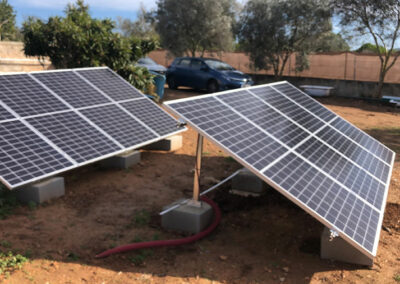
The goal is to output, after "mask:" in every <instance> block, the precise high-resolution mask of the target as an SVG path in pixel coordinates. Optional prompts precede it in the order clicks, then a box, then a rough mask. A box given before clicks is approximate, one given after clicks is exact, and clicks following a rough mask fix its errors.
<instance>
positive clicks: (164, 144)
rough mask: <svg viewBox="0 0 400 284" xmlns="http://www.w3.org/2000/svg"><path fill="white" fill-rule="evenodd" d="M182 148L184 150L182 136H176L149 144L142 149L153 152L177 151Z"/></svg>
mask: <svg viewBox="0 0 400 284" xmlns="http://www.w3.org/2000/svg"><path fill="white" fill-rule="evenodd" d="M180 148H182V135H174V136H171V137H168V138H165V139H163V140H160V141H157V142H155V143H152V144H149V145H147V146H145V147H143V148H142V149H144V150H153V151H176V150H178V149H180Z"/></svg>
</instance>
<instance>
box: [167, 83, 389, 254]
mask: <svg viewBox="0 0 400 284" xmlns="http://www.w3.org/2000/svg"><path fill="white" fill-rule="evenodd" d="M285 83H286V84H290V83H288V82H287V81H282V82H276V83H271V84H267V85H265V86H272V87H273V86H275V85H279V84H285ZM290 85H291V84H290ZM291 86H292V87H293V85H291ZM257 87H260V86H253V87H246V88H242V89H240V90H251V89H253V88H257ZM231 92H233V90H228V91H223V92H218V93H214V94H208V95H202V96H198V97H196V98H184V99H178V100H173V101H167V102H164V105H165V106H166V107H167V109H168V110H170V111H171V112H173V113H174V114H175V115H177V116H178V117H181V118H182V119H183V120H185V121H186V122H187V123H188V124H189V125H190V126H191V127H193V128H194V129H195V130H196V131H197V132H198V133H199V134H200V135H202V136H204V137H206V138H207V139H209V141H211V142H213V143H214V144H216V145H217V146H218V147H220V148H221V149H222V150H223V151H224V152H225V153H227V154H228V155H230V156H232V157H234V158H235V160H236V161H238V162H239V163H240V164H242V165H243V166H245V167H247V168H248V169H250V170H251V172H253V173H254V174H255V175H256V176H258V177H259V178H261V179H262V180H264V181H265V182H267V183H268V184H269V185H271V186H272V187H274V188H275V189H277V190H278V191H279V192H280V193H281V194H283V195H284V196H285V197H287V198H288V199H289V200H291V201H292V202H294V203H295V204H296V205H298V206H299V207H300V208H302V209H303V210H304V211H306V212H308V213H309V214H310V215H312V216H313V217H314V218H316V219H317V220H318V221H320V222H321V223H322V224H324V225H325V226H326V227H328V228H330V229H332V230H334V231H337V232H339V235H340V236H341V237H342V238H343V239H344V240H346V241H347V242H349V243H350V244H351V245H353V246H354V247H355V248H356V249H357V250H359V251H360V252H362V253H363V254H365V255H366V256H368V257H370V258H373V257H375V256H376V253H377V248H378V243H379V235H380V231H381V230H380V228H381V226H382V222H383V216H384V211H383V209H384V207H385V205H386V202H387V196H388V191H389V186H390V178H391V175H392V171H393V165H394V160H395V156H396V155H395V152H393V151H392V150H391V149H389V148H388V147H387V146H386V145H384V144H382V143H380V142H379V141H377V140H376V139H375V138H373V137H371V136H370V135H368V134H367V133H366V134H367V135H368V136H369V137H370V138H371V139H373V140H375V141H377V142H378V143H379V144H380V145H382V146H384V147H385V148H386V149H387V150H389V151H390V152H391V153H392V159H391V162H390V163H386V164H388V165H389V166H390V170H389V174H388V177H387V181H386V184H385V193H384V196H383V202H382V204H383V207H382V209H381V210H379V211H378V210H376V208H373V207H372V208H373V209H374V210H376V211H378V212H379V221H378V225H377V231H376V235H375V238H374V244H373V248H372V251H368V250H367V249H365V248H364V247H363V246H361V245H360V244H358V243H357V242H356V241H355V240H353V239H352V238H350V237H348V236H347V235H346V234H345V233H344V232H342V231H341V230H339V229H338V228H337V227H336V226H335V225H334V224H332V223H330V222H329V221H328V220H326V219H325V218H323V217H321V216H319V215H318V214H317V213H316V212H313V211H312V210H311V209H310V208H309V207H308V206H306V205H305V204H304V203H303V202H302V201H301V200H299V199H297V198H296V197H294V196H292V195H291V194H289V192H288V191H287V190H286V189H284V188H283V187H281V186H279V185H278V184H277V183H275V182H274V181H272V180H270V179H268V178H266V177H265V176H264V175H263V174H262V172H264V171H265V169H263V170H257V169H256V168H254V167H253V166H252V165H251V164H249V163H247V162H246V161H245V160H244V159H242V158H241V157H239V156H238V155H236V153H234V152H233V151H231V150H229V148H227V147H225V146H224V145H223V144H222V143H220V142H219V141H217V140H216V139H213V137H211V136H210V135H208V133H206V131H203V130H202V129H201V127H199V126H198V125H196V124H195V123H193V122H192V121H191V120H190V119H188V118H187V117H186V116H185V115H183V114H182V113H181V112H179V111H177V110H176V109H174V107H173V106H172V104H174V103H180V102H185V101H193V100H198V99H203V98H207V97H216V96H218V95H223V94H227V93H231ZM301 93H302V94H304V95H306V96H308V95H307V94H305V93H304V92H301ZM286 97H287V96H286ZM292 101H293V100H292ZM295 103H296V102H295ZM316 103H318V104H319V105H320V106H322V107H323V108H325V109H326V110H328V111H329V112H331V113H333V114H334V117H333V118H332V119H330V120H329V121H324V120H323V122H324V125H323V126H322V127H321V129H322V128H323V127H325V126H326V125H329V126H330V123H331V122H333V121H334V120H335V119H336V118H337V117H340V116H338V115H337V114H335V113H334V112H332V111H331V110H329V109H328V108H326V107H325V106H323V105H322V104H320V103H319V102H317V101H316ZM296 104H297V103H296ZM302 108H303V109H305V110H306V111H308V112H310V111H309V110H308V109H306V108H304V107H302ZM232 110H233V109H232ZM310 113H311V114H313V113H312V112H310ZM313 115H314V114H313ZM314 116H316V115H314ZM316 117H317V116H316ZM340 118H341V119H343V118H342V117H340ZM319 119H320V120H322V119H321V118H319ZM343 120H345V119H343ZM345 121H346V120H345ZM346 122H347V123H349V124H350V125H352V126H353V127H355V126H354V125H353V124H351V123H350V122H348V121H346ZM332 128H333V127H332ZM355 128H357V127H355ZM357 129H358V128H357ZM316 132H317V131H315V132H314V133H316ZM345 136H346V137H347V138H349V139H350V140H352V139H351V138H350V137H348V136H347V135H345ZM311 137H313V136H311ZM314 137H315V136H314ZM306 140H307V138H306V139H304V141H303V142H305V141H306ZM352 141H353V142H354V143H356V144H357V145H358V146H359V147H361V148H363V149H364V147H363V146H361V145H359V144H358V143H357V142H356V141H354V140H352ZM279 142H280V141H279ZM280 143H281V144H282V145H285V144H283V143H282V142H280ZM298 145H301V143H299V144H298ZM298 145H297V146H295V147H298ZM295 147H294V148H295ZM294 148H290V150H289V152H287V153H285V154H283V155H282V156H281V157H280V158H278V159H276V160H275V161H274V162H272V163H271V164H270V165H268V166H267V167H266V168H269V167H272V166H273V165H274V164H276V163H277V162H279V161H280V160H281V159H282V158H283V157H285V156H287V155H289V154H290V153H293V154H295V155H297V156H300V157H301V155H299V154H298V153H296V152H295V151H294ZM366 150H367V149H366ZM367 151H368V150H367ZM377 158H379V157H377ZM303 160H304V159H303ZM381 160H382V159H381ZM305 161H306V162H308V163H309V161H308V160H307V159H305ZM382 161H383V160H382ZM383 162H384V161H383ZM314 167H315V165H314ZM316 168H317V169H318V167H316ZM323 173H324V174H325V175H326V176H328V177H330V175H328V174H327V173H325V172H323ZM354 195H355V196H356V197H359V196H358V195H356V194H354ZM364 204H367V205H369V204H368V203H364Z"/></svg>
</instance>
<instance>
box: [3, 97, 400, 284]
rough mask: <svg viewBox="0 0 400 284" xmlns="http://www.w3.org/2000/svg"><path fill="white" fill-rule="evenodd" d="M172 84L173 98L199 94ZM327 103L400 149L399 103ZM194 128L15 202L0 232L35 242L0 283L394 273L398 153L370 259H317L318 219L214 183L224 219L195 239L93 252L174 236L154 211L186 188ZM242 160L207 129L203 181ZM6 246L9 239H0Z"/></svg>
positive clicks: (397, 270) (357, 279)
mask: <svg viewBox="0 0 400 284" xmlns="http://www.w3.org/2000/svg"><path fill="white" fill-rule="evenodd" d="M166 91H167V99H173V98H181V97H186V96H194V95H197V94H198V93H195V92H193V91H189V90H183V91H181V90H178V91H170V90H166ZM321 102H322V103H323V104H325V105H326V106H327V107H329V108H330V109H332V110H333V111H335V112H336V113H338V114H339V115H342V116H343V117H345V118H346V119H348V120H349V121H351V122H352V123H354V124H355V125H357V126H359V127H361V128H362V129H364V130H366V131H368V132H369V133H370V134H371V135H373V136H375V137H376V138H378V139H379V140H381V141H382V142H384V143H386V144H387V145H388V146H389V147H391V148H392V149H394V150H396V151H397V153H398V154H399V155H400V112H398V111H397V112H396V111H395V110H394V109H393V108H389V107H385V106H375V105H372V104H370V103H366V102H361V101H358V100H349V99H337V98H328V99H324V100H321ZM195 143H196V133H195V132H194V131H193V130H191V129H190V130H189V131H187V132H185V133H183V145H184V146H183V148H182V149H180V150H178V151H176V152H174V153H165V152H154V151H153V152H151V151H143V152H142V161H141V162H140V164H138V165H136V166H134V167H132V168H131V169H129V170H101V169H100V168H99V167H98V166H97V165H96V164H94V165H90V166H86V167H83V168H80V169H78V170H74V171H71V172H69V173H67V174H65V178H66V195H65V196H64V197H63V198H60V199H57V200H54V201H51V202H48V203H46V204H44V205H40V206H39V207H38V208H36V209H34V210H32V209H29V208H28V207H27V206H20V207H18V208H17V209H16V210H14V214H13V215H11V216H9V217H8V218H7V219H6V220H2V221H0V244H1V243H4V241H6V242H9V243H10V244H11V249H12V250H14V251H16V252H21V253H25V252H29V253H30V254H31V257H30V259H31V260H30V262H28V263H26V264H24V265H23V267H22V269H20V270H17V271H15V272H13V273H11V275H9V276H8V277H7V278H5V277H4V276H0V282H2V283H52V284H53V283H279V282H281V283H335V282H343V283H395V282H396V280H395V276H396V275H400V158H399V156H398V158H397V160H396V162H395V168H394V172H393V177H392V183H391V187H390V192H389V196H388V206H387V209H386V214H385V220H384V226H385V230H382V233H381V238H380V244H379V250H378V255H377V257H376V259H375V264H374V266H373V267H372V268H366V267H361V266H356V265H350V264H343V263H339V262H332V261H327V260H321V259H320V258H319V255H318V254H319V236H320V233H321V231H322V228H323V226H322V225H321V224H320V223H318V222H317V221H316V220H315V219H314V218H312V217H311V216H309V215H308V214H306V213H305V212H304V211H302V210H301V209H299V208H298V207H296V206H295V205H293V204H292V203H291V202H289V201H288V200H286V199H285V198H283V197H282V196H281V195H280V194H278V193H277V192H276V191H274V190H271V191H269V192H268V193H267V194H266V195H264V196H263V197H260V198H245V197H238V196H233V195H230V194H229V193H228V188H229V184H227V185H225V186H224V187H222V188H221V189H220V190H219V191H217V192H215V193H214V199H215V200H216V201H217V202H218V203H219V205H220V207H221V209H222V212H223V217H222V222H221V224H220V226H219V227H218V229H217V230H216V231H215V232H214V233H213V234H212V235H210V236H209V237H207V238H206V239H204V240H202V241H200V242H198V243H196V244H192V245H187V246H183V247H176V248H161V249H153V250H147V251H145V252H130V253H125V254H120V255H115V256H111V257H108V258H105V259H95V258H94V255H96V254H97V253H99V252H101V251H103V250H105V249H108V248H110V247H113V246H116V245H122V244H127V243H131V242H133V241H140V240H152V239H169V238H177V237H181V236H182V235H181V234H177V233H174V232H167V231H165V230H163V229H162V228H161V227H160V218H159V216H158V212H159V211H160V210H161V208H162V207H163V206H164V205H166V204H169V203H171V202H173V201H175V200H177V199H179V198H182V197H185V196H190V194H191V188H192V182H193V165H194V161H195V159H194V152H195ZM238 168H240V166H239V164H237V163H236V162H235V161H233V160H232V159H230V158H228V157H226V156H225V155H224V153H223V152H222V151H221V150H220V149H218V148H217V147H215V146H213V145H212V144H211V143H209V142H208V141H206V143H205V147H204V160H203V168H202V187H203V189H206V188H208V187H209V186H211V185H212V184H215V183H216V182H217V181H218V180H221V179H223V178H225V177H226V176H228V175H229V174H231V173H232V172H234V171H235V170H236V169H238ZM0 250H1V251H7V250H8V248H5V247H2V246H1V245H0Z"/></svg>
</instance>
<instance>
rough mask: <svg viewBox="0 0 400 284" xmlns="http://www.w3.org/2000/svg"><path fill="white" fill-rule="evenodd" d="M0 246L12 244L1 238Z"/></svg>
mask: <svg viewBox="0 0 400 284" xmlns="http://www.w3.org/2000/svg"><path fill="white" fill-rule="evenodd" d="M0 246H2V247H4V248H11V247H12V244H11V243H10V242H9V241H6V240H3V241H1V242H0Z"/></svg>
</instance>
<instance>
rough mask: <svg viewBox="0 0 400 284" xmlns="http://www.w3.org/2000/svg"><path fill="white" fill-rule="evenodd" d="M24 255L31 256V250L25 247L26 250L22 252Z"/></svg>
mask: <svg viewBox="0 0 400 284" xmlns="http://www.w3.org/2000/svg"><path fill="white" fill-rule="evenodd" d="M24 256H25V257H26V258H31V257H32V251H31V250H30V249H27V250H26V251H25V252H24Z"/></svg>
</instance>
